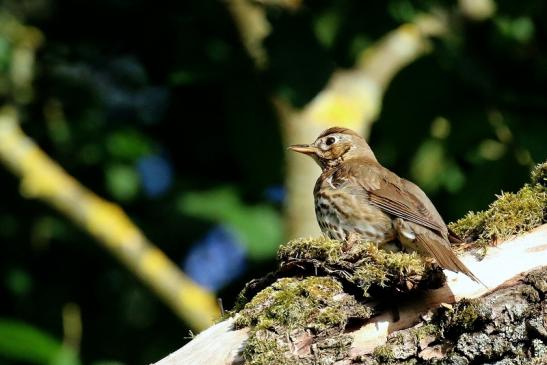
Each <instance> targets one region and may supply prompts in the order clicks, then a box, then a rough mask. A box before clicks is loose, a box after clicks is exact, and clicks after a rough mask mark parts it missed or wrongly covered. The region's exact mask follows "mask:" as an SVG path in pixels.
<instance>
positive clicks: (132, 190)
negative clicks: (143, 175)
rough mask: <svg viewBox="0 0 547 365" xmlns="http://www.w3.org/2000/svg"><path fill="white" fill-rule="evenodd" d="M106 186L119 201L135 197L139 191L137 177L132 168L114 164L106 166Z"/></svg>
mask: <svg viewBox="0 0 547 365" xmlns="http://www.w3.org/2000/svg"><path fill="white" fill-rule="evenodd" d="M105 179H106V182H105V183H106V187H107V189H108V191H109V192H110V194H112V196H113V197H114V198H115V199H116V200H120V201H127V200H131V199H133V198H135V196H136V195H137V193H138V191H139V178H138V176H137V173H136V171H135V169H134V168H132V167H130V166H126V165H121V164H116V165H111V166H108V167H107V168H106V171H105Z"/></svg>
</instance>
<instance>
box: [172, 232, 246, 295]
mask: <svg viewBox="0 0 547 365" xmlns="http://www.w3.org/2000/svg"><path fill="white" fill-rule="evenodd" d="M245 257H246V252H245V248H244V247H243V245H242V244H241V243H240V240H239V237H238V236H237V234H236V233H235V232H233V231H232V230H230V229H228V228H226V227H223V226H216V227H215V228H213V229H212V230H210V231H209V232H208V233H207V235H206V236H205V237H204V238H203V239H202V240H200V241H198V242H197V243H196V244H194V245H193V246H192V248H191V249H190V251H189V252H188V255H187V256H186V258H185V259H184V260H183V263H182V267H183V270H184V271H185V272H186V273H187V274H188V275H189V276H190V277H191V278H192V279H193V280H194V281H195V282H196V283H198V284H200V285H201V286H203V287H205V288H207V289H209V290H211V291H217V290H219V289H221V288H223V287H224V286H226V285H227V284H229V283H230V282H231V281H232V280H234V279H236V278H237V277H239V276H240V275H241V274H242V273H243V272H244V271H245V266H246V259H245Z"/></svg>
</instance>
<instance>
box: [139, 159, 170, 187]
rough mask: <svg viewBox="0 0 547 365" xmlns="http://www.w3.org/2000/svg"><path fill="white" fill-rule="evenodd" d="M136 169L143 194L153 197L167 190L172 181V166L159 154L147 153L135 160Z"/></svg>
mask: <svg viewBox="0 0 547 365" xmlns="http://www.w3.org/2000/svg"><path fill="white" fill-rule="evenodd" d="M137 171H138V172H139V176H140V179H141V182H142V186H143V188H144V192H145V194H146V195H147V196H148V197H150V198H155V197H158V196H160V195H162V194H163V193H165V192H166V191H167V189H169V187H170V186H171V184H172V182H173V168H172V167H171V164H170V163H169V161H168V160H167V159H166V158H164V157H162V156H160V155H148V156H144V157H141V158H140V159H139V160H138V161H137Z"/></svg>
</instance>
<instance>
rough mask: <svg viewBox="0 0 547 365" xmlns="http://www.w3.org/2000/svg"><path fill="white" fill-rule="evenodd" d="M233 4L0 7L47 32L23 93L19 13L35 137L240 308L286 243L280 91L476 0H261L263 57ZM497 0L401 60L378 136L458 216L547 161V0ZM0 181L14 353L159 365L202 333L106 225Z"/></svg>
mask: <svg viewBox="0 0 547 365" xmlns="http://www.w3.org/2000/svg"><path fill="white" fill-rule="evenodd" d="M229 1H230V0H225V1H205V0H194V1H176V2H175V1H144V0H137V1H123V0H116V1H106V0H100V1H81V0H71V1H68V0H24V1H17V0H12V1H8V0H6V1H2V2H1V5H0V15H1V16H0V22H3V21H6V19H8V17H9V19H15V20H16V21H17V22H19V23H20V24H22V25H25V26H31V27H35V28H36V30H37V32H39V33H40V34H41V37H42V38H43V39H42V45H41V46H40V47H39V48H38V49H37V53H36V60H35V62H36V65H35V69H34V78H33V82H32V85H31V87H32V92H31V93H30V94H29V95H30V96H28V97H27V98H26V99H25V100H24V102H21V101H20V100H19V99H17V98H16V97H15V96H14V95H13V94H12V93H11V91H10V88H9V87H7V86H6V83H5V78H6V77H7V76H6V75H7V74H8V73H9V70H10V67H12V66H13V65H12V66H10V62H11V60H12V59H13V57H15V55H14V53H13V52H12V48H11V43H10V41H9V40H8V38H9V37H8V36H7V35H6V34H7V33H6V32H7V31H6V30H5V29H3V28H2V25H1V24H0V97H1V99H2V104H5V103H10V104H11V103H15V104H17V105H18V106H19V108H18V109H19V114H20V118H21V127H22V128H23V130H24V131H25V132H26V133H27V134H28V135H29V136H30V137H32V138H33V139H34V140H35V141H36V142H37V143H38V144H39V145H40V146H41V147H42V148H43V149H44V150H45V151H46V152H47V153H48V154H49V155H50V156H51V157H52V158H53V159H54V160H55V161H57V162H58V163H59V164H60V165H61V166H63V167H64V168H65V169H66V170H67V171H68V172H69V173H70V174H71V175H73V176H74V177H75V178H76V179H77V180H78V181H79V182H80V183H82V184H83V185H85V186H87V187H88V188H90V189H91V190H93V191H94V192H96V193H97V194H99V195H100V196H102V197H104V198H106V199H108V200H110V201H114V202H116V203H117V204H119V205H120V206H121V207H123V209H124V210H125V211H126V212H127V213H128V215H129V216H130V217H131V218H132V220H133V221H134V222H135V223H136V224H137V225H138V226H139V227H140V228H141V230H142V231H143V232H144V233H145V234H146V236H147V237H148V238H150V240H151V241H152V242H154V243H155V244H156V245H157V246H159V247H160V248H161V249H162V250H163V251H164V252H165V253H166V254H167V255H168V256H169V257H170V258H171V259H172V260H173V261H174V262H175V263H177V264H178V265H180V268H181V269H182V270H183V271H184V272H185V273H187V274H188V275H190V276H191V277H192V278H193V279H194V280H195V281H196V282H197V283H199V284H201V285H202V286H204V287H205V288H208V289H209V290H211V291H212V292H215V293H217V295H218V296H220V297H221V298H222V299H223V301H224V306H225V307H226V308H230V307H231V305H232V304H233V302H234V300H235V298H236V295H237V293H238V292H239V290H240V289H241V288H242V287H243V285H244V283H245V282H246V281H248V280H250V279H251V278H253V277H259V276H262V275H264V274H265V273H267V272H268V271H269V270H272V269H273V268H274V267H275V261H274V259H275V252H276V247H277V245H278V244H279V243H281V242H283V240H284V239H286V238H287V237H286V236H285V235H284V229H283V203H284V198H285V188H284V177H285V176H284V171H285V170H284V163H285V153H284V150H285V147H286V146H285V145H284V144H285V143H284V142H283V139H282V135H283V131H282V124H281V123H280V122H279V115H278V113H277V112H276V110H275V108H274V106H273V104H272V96H274V95H275V96H276V97H279V98H282V99H285V100H288V101H290V103H291V104H292V105H293V106H295V107H300V106H304V105H306V103H308V102H309V101H310V100H311V99H312V98H313V97H314V96H315V95H316V94H317V93H318V92H319V91H320V90H321V89H322V88H323V87H324V86H325V84H326V82H327V80H328V79H329V77H330V75H331V74H332V72H333V71H334V70H335V69H340V68H349V67H352V65H354V63H355V62H356V58H357V57H358V55H359V54H360V53H361V52H362V51H363V50H366V49H367V47H370V46H371V45H372V44H373V43H374V42H375V41H377V40H378V39H379V38H380V37H382V36H383V35H384V34H386V33H388V32H390V31H391V30H393V29H395V28H397V27H398V26H400V25H401V24H404V23H406V22H411V21H413V19H414V18H415V17H416V16H417V14H420V13H427V12H431V11H435V9H437V8H438V7H440V6H442V7H443V8H444V9H448V10H447V11H449V12H450V13H454V14H457V13H458V12H459V11H460V10H458V6H459V5H461V4H458V2H448V3H447V2H444V1H443V2H437V1H419V2H413V1H409V0H393V1H389V2H365V1H349V0H341V1H334V2H332V1H304V2H302V3H300V2H299V1H289V0H286V1H277V2H276V1H256V2H255V5H257V6H260V7H261V8H262V9H264V11H265V12H266V13H267V17H268V18H267V19H268V21H269V24H270V26H271V29H272V30H271V32H270V34H269V35H268V36H267V37H266V38H265V39H264V42H263V46H264V48H265V50H266V53H267V55H268V62H267V65H266V66H264V67H257V66H256V62H255V61H254V60H253V58H252V57H250V56H249V54H248V51H247V49H246V48H245V47H244V46H243V44H242V41H241V35H240V32H239V31H238V28H237V26H236V24H235V22H234V20H233V15H232V13H231V12H230V11H229V10H228V7H227V3H228V2H229ZM249 1H250V2H251V3H254V2H253V1H251V0H249ZM460 3H461V2H460ZM485 3H486V2H485ZM287 4H288V5H287ZM494 5H495V10H494V11H493V13H492V14H491V15H490V16H488V17H486V18H485V19H484V20H482V21H478V20H472V19H468V18H465V17H461V18H458V20H455V21H454V23H453V24H452V25H451V28H450V34H449V35H448V36H445V37H439V38H436V39H432V40H431V44H430V51H429V52H428V53H427V54H426V55H424V56H422V57H420V58H419V59H418V60H416V61H415V62H413V63H412V64H410V65H409V66H407V67H405V68H404V69H403V70H402V71H401V72H399V73H398V74H397V75H396V77H395V78H394V79H393V81H392V82H391V84H390V85H389V88H388V89H387V90H386V94H385V96H384V99H383V104H382V110H381V113H380V116H379V118H378V119H377V121H376V122H375V123H374V125H373V126H372V130H371V134H370V137H369V141H370V144H371V146H372V148H373V149H374V150H375V152H376V154H377V157H378V159H379V160H380V161H381V162H382V163H383V164H384V165H385V166H387V167H389V168H390V169H392V170H394V171H395V172H397V173H398V174H399V175H401V176H404V177H407V178H410V179H412V180H414V181H415V182H417V183H418V184H419V185H420V186H421V187H422V188H423V189H424V190H426V192H427V193H428V194H429V195H430V197H431V198H432V200H433V201H434V202H435V204H436V205H437V207H438V209H439V211H440V212H441V213H442V215H443V216H444V217H445V219H446V220H447V221H452V220H455V219H457V218H459V217H461V216H463V215H464V214H465V213H466V212H467V211H469V210H479V209H484V208H485V207H486V206H487V205H488V203H489V202H491V201H492V200H493V198H494V194H496V193H499V192H501V191H514V190H516V189H517V188H518V187H520V186H521V185H522V184H523V183H524V182H526V181H527V180H528V171H529V169H530V167H531V166H532V165H533V164H534V163H538V162H542V161H543V160H545V158H546V156H547V142H546V138H547V122H546V116H547V88H546V87H545V86H546V85H547V46H546V45H547V29H546V25H545V24H546V23H545V21H544V19H545V15H547V14H546V10H547V5H546V4H545V3H544V2H543V1H540V0H525V1H519V2H515V1H511V0H504V1H497V2H496V3H495V4H494ZM10 37H12V38H13V36H12V35H11V36H10ZM12 38H9V39H12ZM2 74H3V75H2ZM302 142H311V141H302ZM309 163H312V162H311V160H310V161H309ZM0 192H1V193H0V242H1V246H0V247H1V250H2V253H1V254H0V364H17V363H25V364H27V363H34V364H46V363H48V364H66V365H72V364H79V363H82V364H94V365H100V364H102V365H106V364H145V363H149V362H152V361H156V360H159V359H160V358H161V357H163V356H165V355H166V354H167V353H169V352H170V351H172V350H174V349H176V348H177V347H179V346H181V345H182V344H183V343H184V342H185V341H187V339H186V338H187V337H189V327H188V326H187V325H186V324H185V322H184V321H183V320H181V319H179V318H178V317H177V316H175V314H173V313H172V312H171V311H170V310H169V308H167V307H166V306H165V305H164V304H163V303H162V302H161V301H160V300H159V299H158V298H157V297H156V296H155V295H154V294H152V292H151V291H150V290H149V289H148V288H147V287H145V286H143V285H142V284H141V283H140V281H139V280H138V279H137V278H136V277H135V276H134V275H133V274H132V273H131V272H130V271H128V270H127V269H126V268H125V267H123V266H122V265H121V264H120V263H119V262H118V261H117V260H116V259H115V258H113V257H112V256H111V255H110V254H109V253H108V252H107V251H105V250H104V249H103V248H102V247H100V246H99V245H97V244H96V242H95V241H94V240H93V239H92V238H90V237H89V236H88V234H87V233H85V232H84V231H82V230H81V229H80V228H77V227H76V226H74V225H73V224H72V223H71V222H70V221H69V220H67V219H66V218H65V217H64V216H62V215H61V214H59V213H57V212H56V211H55V210H53V209H52V208H51V207H49V206H47V205H45V204H44V203H42V202H39V201H36V200H27V199H25V197H24V196H22V195H21V194H20V188H19V181H18V179H17V178H16V177H14V176H13V175H11V174H10V173H9V172H8V171H7V170H5V169H4V168H2V166H0ZM303 199H311V191H310V195H309V196H306V197H303ZM67 338H68V339H67ZM63 342H64V344H65V346H61V347H59V344H61V343H63ZM67 347H68V348H69V350H70V351H68V350H66V349H67ZM59 348H62V349H63V350H59Z"/></svg>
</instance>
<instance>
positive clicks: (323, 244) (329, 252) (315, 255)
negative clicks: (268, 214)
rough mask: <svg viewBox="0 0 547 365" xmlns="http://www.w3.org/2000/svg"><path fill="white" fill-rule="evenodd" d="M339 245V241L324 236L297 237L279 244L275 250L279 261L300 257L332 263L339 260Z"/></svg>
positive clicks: (340, 252) (340, 249)
mask: <svg viewBox="0 0 547 365" xmlns="http://www.w3.org/2000/svg"><path fill="white" fill-rule="evenodd" d="M341 247H342V246H341V244H340V241H336V240H331V239H330V238H326V237H325V236H320V237H317V238H297V239H295V240H292V241H289V242H287V243H285V244H283V245H281V246H280V247H279V250H278V251H277V258H278V260H279V261H287V260H289V259H291V258H300V259H314V260H319V261H324V262H326V263H333V262H337V261H339V260H340V256H341V255H342V248H341Z"/></svg>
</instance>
